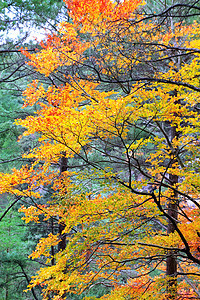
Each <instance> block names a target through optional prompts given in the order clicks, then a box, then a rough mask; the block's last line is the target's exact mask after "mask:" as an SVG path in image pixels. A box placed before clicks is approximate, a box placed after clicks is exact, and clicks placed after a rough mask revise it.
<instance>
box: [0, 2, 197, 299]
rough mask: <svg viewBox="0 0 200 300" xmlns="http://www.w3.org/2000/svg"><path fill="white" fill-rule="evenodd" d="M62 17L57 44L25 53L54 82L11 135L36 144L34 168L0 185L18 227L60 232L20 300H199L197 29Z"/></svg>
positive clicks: (123, 11)
mask: <svg viewBox="0 0 200 300" xmlns="http://www.w3.org/2000/svg"><path fill="white" fill-rule="evenodd" d="M65 3H66V5H67V8H68V15H69V22H62V23H60V24H59V25H58V28H59V34H54V35H49V37H48V39H47V40H46V41H45V42H43V43H41V47H42V49H41V50H40V51H38V52H37V53H36V54H35V53H34V54H33V53H30V52H29V51H27V50H26V49H25V50H23V53H24V54H25V55H26V57H27V58H28V59H29V61H28V64H29V65H31V66H33V67H34V68H35V69H36V70H37V71H38V72H39V73H41V74H43V75H45V76H46V77H49V76H52V75H53V76H54V78H55V80H54V81H53V82H52V85H50V86H49V87H46V85H44V84H42V83H41V82H39V81H38V80H35V81H33V82H32V83H30V84H29V85H28V87H27V89H26V90H25V91H24V101H25V102H24V107H26V106H32V105H35V104H36V105H37V107H38V109H37V112H36V114H35V116H29V117H27V118H26V119H21V120H17V121H16V123H17V124H19V125H22V126H23V127H25V128H26V131H25V132H24V136H33V135H34V136H38V140H39V143H40V144H39V146H38V147H35V148H33V149H32V150H31V151H29V152H27V153H25V154H24V156H23V157H24V158H28V159H31V160H32V161H33V163H32V165H31V166H23V167H22V168H21V169H20V170H17V169H14V170H13V173H12V174H3V173H2V174H1V178H0V186H1V193H4V192H10V193H12V194H15V195H17V196H20V197H26V198H27V199H30V201H32V205H31V206H29V207H25V206H22V207H21V209H20V211H23V212H24V213H25V218H24V219H25V220H26V222H29V221H35V222H39V221H40V218H41V216H43V217H44V219H45V220H50V219H51V220H54V221H55V222H58V223H59V224H60V228H61V227H62V232H58V231H57V232H52V233H51V234H49V236H48V237H46V238H43V239H41V240H40V242H39V243H38V245H37V248H36V250H35V251H34V252H33V253H32V254H31V257H32V258H33V259H35V258H38V257H44V258H46V264H47V265H46V267H44V268H41V269H40V271H39V272H38V274H37V275H36V276H35V277H34V278H33V279H32V282H31V284H30V285H29V287H30V288H33V287H35V286H36V285H41V286H43V287H44V289H43V291H44V296H43V299H49V298H48V297H51V298H52V299H66V297H67V295H68V293H80V294H81V295H84V291H85V290H86V289H91V290H92V288H94V287H95V286H99V285H103V286H106V287H109V289H110V290H111V292H110V293H108V294H106V295H104V296H102V297H101V298H100V299H110V300H111V299H156V298H157V299H177V300H178V299H191V298H193V299H199V298H200V295H199V291H198V290H199V281H198V279H199V265H200V258H199V256H200V250H199V247H200V245H199V236H200V228H199V226H200V225H199V220H198V217H199V205H200V204H199V201H198V199H199V174H198V171H199V167H198V160H199V152H198V151H197V149H198V146H199V136H198V135H199V106H198V102H199V91H200V88H199V53H200V50H199V24H198V22H197V21H194V22H190V24H187V23H185V22H183V15H184V14H185V11H188V16H189V17H194V16H196V15H198V14H199V7H198V6H196V4H195V3H192V4H191V3H185V2H184V3H175V4H173V3H172V4H171V5H168V6H167V7H165V9H163V10H161V11H160V12H156V13H152V14H146V13H145V3H142V1H139V0H138V1H128V0H127V1H124V2H119V1H116V2H113V1H103V0H102V1H97V0H90V1H77V0H65ZM177 12H178V15H177ZM183 12H184V14H183ZM190 21H193V20H192V19H190ZM63 162H65V163H64V164H63ZM59 164H60V165H61V168H60V171H63V172H60V171H59V168H58V165H59ZM66 165H67V167H66ZM62 167H64V169H62ZM50 185H51V189H52V190H53V191H54V195H53V196H52V199H51V201H49V202H48V203H47V204H45V205H39V204H38V203H37V198H40V197H42V196H43V195H44V193H45V187H48V186H50ZM63 238H64V239H65V246H64V247H58V245H59V244H60V243H61V241H63ZM52 247H54V249H55V248H56V247H57V248H58V249H59V251H55V252H53V257H52ZM52 259H53V260H54V263H53V264H51V265H49V263H50V262H52ZM86 298H87V297H86ZM86 298H85V299H86ZM87 299H89V298H87ZM92 299H97V298H95V297H93V298H92Z"/></svg>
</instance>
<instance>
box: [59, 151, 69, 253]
mask: <svg viewBox="0 0 200 300" xmlns="http://www.w3.org/2000/svg"><path fill="white" fill-rule="evenodd" d="M67 163H68V159H67V157H66V155H65V153H64V152H63V153H62V156H61V159H60V174H62V173H63V172H65V171H67ZM64 229H65V225H63V224H61V223H59V225H58V230H59V234H60V237H61V240H60V242H59V244H58V251H60V250H62V251H63V250H64V249H65V248H66V237H65V235H64V234H62V232H63V230H64Z"/></svg>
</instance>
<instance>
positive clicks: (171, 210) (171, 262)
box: [166, 91, 178, 300]
mask: <svg viewBox="0 0 200 300" xmlns="http://www.w3.org/2000/svg"><path fill="white" fill-rule="evenodd" d="M174 96H177V93H176V91H175V94H174ZM174 138H178V131H177V128H176V126H172V127H171V141H173V139H174ZM174 162H176V157H175V154H174V158H173V159H172V162H171V164H173V163H174ZM169 182H170V185H171V186H172V187H176V184H177V183H178V176H177V175H174V174H169ZM168 215H169V216H170V218H172V219H173V222H175V223H177V221H178V194H177V192H176V191H174V192H173V193H172V196H171V199H170V200H169V203H168ZM173 222H172V221H171V220H170V219H168V226H167V233H168V234H170V233H174V231H175V226H174V223H173ZM166 275H167V292H168V294H169V295H168V299H169V300H174V299H177V257H176V252H175V251H168V253H167V260H166Z"/></svg>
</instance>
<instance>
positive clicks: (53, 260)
mask: <svg viewBox="0 0 200 300" xmlns="http://www.w3.org/2000/svg"><path fill="white" fill-rule="evenodd" d="M50 222H51V233H52V234H54V223H53V218H51V219H50ZM54 254H55V251H54V246H51V256H52V260H51V265H52V266H54V265H55V258H54Z"/></svg>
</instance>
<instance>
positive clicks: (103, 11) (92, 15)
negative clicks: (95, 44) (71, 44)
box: [65, 0, 143, 28]
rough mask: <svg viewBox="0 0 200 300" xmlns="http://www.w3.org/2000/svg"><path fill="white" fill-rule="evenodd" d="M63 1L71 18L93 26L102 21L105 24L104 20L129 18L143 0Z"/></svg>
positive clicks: (76, 21)
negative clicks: (120, 0) (119, 0)
mask: <svg viewBox="0 0 200 300" xmlns="http://www.w3.org/2000/svg"><path fill="white" fill-rule="evenodd" d="M65 3H66V5H67V7H68V9H69V14H70V17H71V18H72V20H73V21H74V22H75V23H78V24H81V25H82V26H83V28H84V26H85V25H89V26H95V24H100V23H103V26H105V21H106V22H110V21H111V22H114V21H119V20H121V19H127V18H130V17H131V16H132V15H133V14H134V11H135V9H136V8H137V7H138V6H139V5H141V4H143V1H141V0H134V1H130V0H125V1H122V2H117V1H116V2H115V1H114V2H113V1H110V0H109V1H108V0H89V1H78V0H65ZM107 24H108V23H107ZM87 28H88V27H87Z"/></svg>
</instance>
